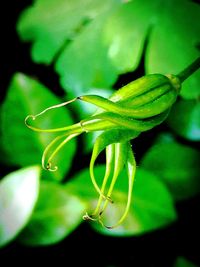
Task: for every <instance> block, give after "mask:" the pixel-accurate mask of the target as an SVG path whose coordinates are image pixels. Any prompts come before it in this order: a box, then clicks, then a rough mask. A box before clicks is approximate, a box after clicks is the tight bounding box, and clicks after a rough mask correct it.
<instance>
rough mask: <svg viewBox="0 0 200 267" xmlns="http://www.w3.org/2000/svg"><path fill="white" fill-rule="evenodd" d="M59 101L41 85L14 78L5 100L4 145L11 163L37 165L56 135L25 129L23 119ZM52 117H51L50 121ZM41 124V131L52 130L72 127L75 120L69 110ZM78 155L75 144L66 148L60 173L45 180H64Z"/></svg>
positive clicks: (60, 156) (19, 76)
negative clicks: (75, 154)
mask: <svg viewBox="0 0 200 267" xmlns="http://www.w3.org/2000/svg"><path fill="white" fill-rule="evenodd" d="M59 102H60V100H59V99H58V98H57V97H56V96H54V95H53V94H52V93H51V92H50V91H49V90H48V89H47V88H45V87H44V86H43V85H42V84H40V83H39V82H38V81H36V80H34V79H32V78H30V77H28V76H26V75H23V74H21V73H17V74H15V75H14V77H13V78H12V81H11V84H10V86H9V88H8V92H7V96H6V99H5V101H4V103H3V106H2V113H1V116H2V126H1V128H2V142H3V146H4V149H5V151H6V152H7V155H8V158H7V159H8V160H9V162H11V163H12V164H14V165H19V166H28V165H31V164H36V163H37V164H38V163H39V162H40V161H41V156H42V152H43V150H44V148H45V147H46V146H47V144H48V143H49V142H50V140H52V139H53V138H54V137H55V134H51V135H50V134H49V135H48V134H36V133H33V132H31V131H30V130H28V129H27V127H25V124H24V119H25V117H26V116H27V115H28V114H35V113H36V112H38V110H42V109H44V108H46V107H48V106H50V105H53V104H58V103H59ZM49 116H50V117H49ZM49 116H47V117H46V118H44V119H43V120H41V121H39V122H38V123H39V125H40V127H43V128H53V127H55V126H59V125H68V124H69V125H70V124H72V119H71V116H70V113H69V111H68V110H66V109H59V110H58V111H56V112H51V113H50V115H49ZM74 153H75V141H74V140H72V141H71V142H70V143H69V145H68V147H65V148H63V150H61V151H60V153H59V154H58V155H57V157H56V159H55V161H56V162H59V170H58V171H57V172H54V173H50V172H46V171H45V174H44V175H45V177H46V178H49V179H56V180H61V179H63V177H64V174H65V173H66V172H67V171H68V170H69V168H70V166H71V162H72V160H73V155H74Z"/></svg>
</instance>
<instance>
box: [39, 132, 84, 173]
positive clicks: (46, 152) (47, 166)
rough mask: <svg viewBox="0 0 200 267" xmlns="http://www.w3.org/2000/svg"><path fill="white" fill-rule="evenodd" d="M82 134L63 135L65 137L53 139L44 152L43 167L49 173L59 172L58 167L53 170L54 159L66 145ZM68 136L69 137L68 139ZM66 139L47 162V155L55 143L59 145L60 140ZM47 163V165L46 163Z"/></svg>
mask: <svg viewBox="0 0 200 267" xmlns="http://www.w3.org/2000/svg"><path fill="white" fill-rule="evenodd" d="M79 134H80V133H77V134H71V135H68V134H63V135H60V136H57V137H56V138H55V139H53V140H52V141H51V142H50V143H49V144H48V146H47V147H46V148H45V150H44V152H43V155H42V167H43V168H44V169H45V170H48V171H56V170H57V166H55V167H54V168H53V169H52V163H51V161H52V159H53V158H54V157H55V155H56V154H57V153H58V152H59V150H60V149H61V148H62V147H63V146H64V145H65V144H66V143H68V142H69V141H70V140H71V139H72V138H74V137H75V136H78V135H79ZM66 136H67V137H66ZM64 137H66V138H65V140H63V141H62V142H61V143H60V144H59V145H58V146H57V147H56V149H55V150H54V151H53V152H52V154H51V155H50V157H49V158H48V160H46V157H47V154H48V152H49V150H50V149H51V148H52V147H53V146H54V144H55V143H57V142H58V141H59V140H60V139H62V138H64ZM45 162H47V163H45Z"/></svg>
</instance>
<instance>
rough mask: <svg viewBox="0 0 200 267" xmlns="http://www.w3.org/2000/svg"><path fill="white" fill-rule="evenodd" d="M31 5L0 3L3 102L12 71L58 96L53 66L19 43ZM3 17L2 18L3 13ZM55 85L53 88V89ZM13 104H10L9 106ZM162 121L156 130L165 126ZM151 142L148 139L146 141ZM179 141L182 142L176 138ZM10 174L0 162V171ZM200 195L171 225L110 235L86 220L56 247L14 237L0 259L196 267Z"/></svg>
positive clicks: (137, 146)
mask: <svg viewBox="0 0 200 267" xmlns="http://www.w3.org/2000/svg"><path fill="white" fill-rule="evenodd" d="M31 3H32V1H31V0H27V1H8V3H7V4H3V5H2V4H1V10H0V13H1V24H0V25H1V41H0V43H1V50H0V51H1V56H0V88H1V94H0V101H1V102H2V101H3V99H4V97H5V94H6V90H7V87H8V85H9V81H10V79H11V77H12V75H13V74H14V73H15V72H16V71H20V72H23V73H25V74H28V75H32V76H36V77H38V78H39V80H40V81H41V82H42V83H44V84H45V85H46V86H48V87H49V88H50V89H51V90H53V91H54V93H56V94H57V95H60V96H62V94H63V91H62V89H61V88H60V86H59V80H58V76H57V75H56V74H55V73H54V72H53V68H52V66H50V67H46V66H42V65H36V64H34V63H33V62H32V60H31V58H30V45H29V44H24V43H22V42H20V40H19V38H18V36H17V33H16V31H15V27H16V21H17V18H18V16H19V14H20V12H21V11H22V10H23V9H24V8H25V7H26V6H28V5H30V4H31ZM4 16H5V17H4ZM143 72H144V68H143V59H142V61H141V64H140V66H139V68H138V69H137V70H136V71H135V72H134V73H131V74H127V75H123V76H122V77H120V78H119V80H118V81H117V83H116V85H115V87H120V83H121V82H123V83H126V82H127V81H129V79H130V75H131V77H132V79H133V78H134V77H135V78H136V77H138V76H141V75H143ZM55 88H56V90H55ZM13 108H14V107H13ZM166 127H167V126H166V125H162V126H160V127H158V128H157V129H156V131H157V132H156V133H158V132H159V131H161V130H163V129H165V128H166ZM156 133H155V132H154V134H153V135H152V133H151V132H147V133H145V136H144V135H143V136H142V137H141V138H138V140H137V142H136V143H134V150H135V151H136V158H137V161H139V160H140V158H141V156H142V154H143V152H144V151H145V150H146V149H147V148H148V147H149V146H150V145H151V143H152V142H153V139H154V138H155V136H156ZM149 140H151V141H149ZM180 142H184V140H180ZM6 172H9V170H8V169H7V168H6V167H5V168H4V166H1V176H2V173H3V174H4V173H6ZM199 207H200V198H199V197H196V198H193V199H190V200H188V201H184V202H181V203H178V204H177V211H178V216H179V219H178V221H177V222H176V223H174V224H172V225H170V226H169V227H167V228H165V229H161V230H157V231H154V232H151V233H148V234H146V235H143V236H138V237H130V238H115V237H106V236H103V235H100V234H98V233H96V232H94V231H93V230H91V228H90V226H89V224H87V223H83V224H82V225H81V226H80V227H79V228H78V229H76V230H75V231H74V232H73V233H72V234H71V235H70V236H69V237H67V238H66V239H65V240H63V241H62V242H60V243H58V244H57V245H53V246H47V247H25V246H23V245H21V244H19V243H18V242H17V241H14V242H12V243H11V244H9V245H8V246H6V247H5V248H3V249H1V250H0V262H3V261H4V260H5V261H6V262H7V263H9V262H11V261H13V260H14V264H19V263H20V264H26V266H28V265H29V264H30V263H33V262H36V263H40V262H41V260H42V261H44V262H46V263H49V262H52V261H53V260H55V261H56V262H57V265H58V264H64V265H67V266H81V265H82V266H102V267H104V266H107V267H108V266H110V267H111V266H113V267H114V266H120V267H125V266H136V267H140V266H141V267H142V266H146V267H165V266H166V267H170V266H172V264H173V261H174V260H175V259H176V257H177V256H183V257H186V258H187V259H188V260H191V261H193V262H194V263H195V264H196V265H197V266H200V259H199V257H200V256H199V254H200V249H199V240H200V230H199V225H200V219H199V218H198V217H199V216H198V213H199ZM27 259H28V261H27Z"/></svg>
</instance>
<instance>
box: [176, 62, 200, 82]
mask: <svg viewBox="0 0 200 267" xmlns="http://www.w3.org/2000/svg"><path fill="white" fill-rule="evenodd" d="M199 68H200V57H198V58H197V59H196V60H195V61H194V62H193V63H191V64H190V65H189V66H188V67H187V68H185V69H184V70H183V71H181V72H180V73H179V74H178V75H177V76H178V77H179V79H180V81H181V83H182V82H184V81H185V80H186V79H187V78H188V77H189V76H191V75H192V74H193V73H194V72H195V71H197V70H198V69H199Z"/></svg>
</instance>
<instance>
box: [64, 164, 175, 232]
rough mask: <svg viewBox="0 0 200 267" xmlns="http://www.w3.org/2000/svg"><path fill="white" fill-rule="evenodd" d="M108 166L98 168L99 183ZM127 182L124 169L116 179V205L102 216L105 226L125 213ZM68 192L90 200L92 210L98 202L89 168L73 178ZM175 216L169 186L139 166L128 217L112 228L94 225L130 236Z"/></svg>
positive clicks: (95, 227) (170, 220)
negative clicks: (92, 186)
mask: <svg viewBox="0 0 200 267" xmlns="http://www.w3.org/2000/svg"><path fill="white" fill-rule="evenodd" d="M104 171H105V167H104V166H98V167H96V168H95V172H96V174H97V177H98V178H97V179H98V183H99V184H101V182H102V179H103V176H104ZM127 187H128V182H127V179H126V173H125V171H123V172H122V173H121V174H120V175H119V177H118V180H117V183H116V187H115V190H114V192H113V196H112V198H113V201H114V203H113V204H110V205H109V207H108V209H107V210H106V211H105V213H104V214H103V216H102V220H103V221H104V223H105V225H113V224H114V223H115V222H116V221H117V220H118V219H119V218H120V216H121V215H122V213H123V210H124V207H125V205H126V201H127ZM66 190H67V192H71V193H72V192H73V194H75V195H76V196H78V197H79V198H80V199H81V201H85V202H87V203H88V205H89V206H88V210H93V208H94V207H95V205H96V202H97V197H96V192H95V190H94V189H93V188H91V181H90V179H89V171H88V169H85V170H83V171H81V172H80V173H78V174H76V175H75V176H74V177H72V180H71V181H70V182H68V183H66ZM175 219H176V212H175V209H174V206H173V201H172V197H171V195H170V194H169V192H168V190H167V188H166V186H165V185H164V184H163V183H162V181H161V180H159V178H158V177H156V176H155V175H153V174H151V173H149V172H147V171H145V170H142V169H138V170H137V172H136V178H135V184H134V195H133V199H132V202H131V209H130V211H129V214H128V216H127V218H126V220H125V221H124V222H123V223H122V224H121V225H120V226H119V227H117V228H115V229H112V230H109V229H107V228H103V227H102V226H100V225H99V224H94V223H91V226H92V227H93V228H94V229H95V230H97V231H98V232H100V233H103V234H107V235H113V236H130V235H138V234H144V233H145V232H148V231H152V230H154V229H157V228H160V227H165V226H166V225H168V224H170V223H172V222H173V221H174V220H175Z"/></svg>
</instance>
